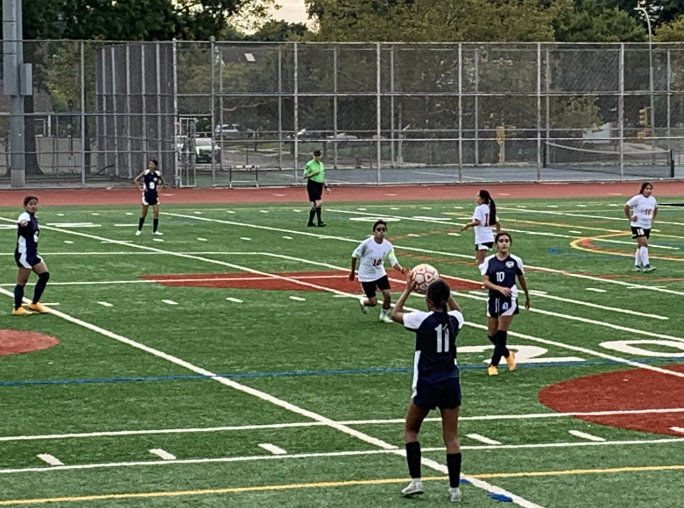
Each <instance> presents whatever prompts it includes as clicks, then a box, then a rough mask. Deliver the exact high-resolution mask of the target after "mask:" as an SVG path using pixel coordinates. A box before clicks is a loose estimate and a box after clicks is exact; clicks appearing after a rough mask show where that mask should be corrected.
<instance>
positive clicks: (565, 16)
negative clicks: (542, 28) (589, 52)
mask: <svg viewBox="0 0 684 508" xmlns="http://www.w3.org/2000/svg"><path fill="white" fill-rule="evenodd" d="M552 10H553V11H554V12H555V14H554V17H553V21H552V26H553V29H554V39H555V40H556V41H558V42H643V41H646V40H647V35H648V34H647V32H646V29H645V26H644V24H643V22H641V21H638V20H637V19H635V17H634V16H633V15H632V14H631V13H628V12H625V11H624V10H621V9H619V8H618V7H612V8H607V7H605V6H603V5H602V3H601V2H600V0H561V1H559V2H556V3H555V4H554V5H553V6H552Z"/></svg>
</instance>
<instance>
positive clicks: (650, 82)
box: [634, 6, 655, 143]
mask: <svg viewBox="0 0 684 508" xmlns="http://www.w3.org/2000/svg"><path fill="white" fill-rule="evenodd" d="M634 10H635V11H639V12H642V13H643V14H644V17H645V18H646V27H647V28H648V88H649V90H650V92H651V93H650V96H651V100H650V105H651V143H654V141H653V138H654V137H655V108H654V107H653V105H654V104H655V97H654V94H655V87H654V84H653V81H654V80H653V32H652V31H651V18H650V17H649V15H648V11H647V10H646V7H643V6H642V7H635V8H634Z"/></svg>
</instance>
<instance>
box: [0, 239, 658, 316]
mask: <svg viewBox="0 0 684 508" xmlns="http://www.w3.org/2000/svg"><path fill="white" fill-rule="evenodd" d="M248 254H249V255H252V256H256V255H261V254H262V253H260V252H251V253H248ZM41 255H42V254H41ZM163 277H164V276H163V275H161V276H160V278H159V279H134V280H98V281H82V282H51V283H50V286H100V285H105V286H107V285H119V284H159V283H164V282H214V281H239V282H242V281H264V280H272V279H273V277H246V276H238V275H236V276H233V277H193V278H187V279H165V278H163ZM295 277H296V278H297V280H321V279H323V280H325V279H333V278H335V279H346V278H347V277H348V275H302V276H299V275H296V276H295ZM15 285H16V284H9V283H8V284H0V287H14V286H15ZM644 315H645V314H644Z"/></svg>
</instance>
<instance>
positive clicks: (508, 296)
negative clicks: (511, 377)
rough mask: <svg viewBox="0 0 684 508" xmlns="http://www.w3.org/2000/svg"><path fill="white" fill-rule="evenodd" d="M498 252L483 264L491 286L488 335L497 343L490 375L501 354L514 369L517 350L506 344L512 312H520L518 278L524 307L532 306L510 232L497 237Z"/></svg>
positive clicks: (482, 270)
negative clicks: (523, 294) (511, 249)
mask: <svg viewBox="0 0 684 508" xmlns="http://www.w3.org/2000/svg"><path fill="white" fill-rule="evenodd" d="M494 242H495V244H496V249H497V252H496V254H494V255H493V256H489V257H487V258H486V259H485V260H484V263H482V264H481V265H480V273H481V274H482V285H483V286H484V287H485V288H487V289H489V298H488V299H487V335H488V337H489V340H490V341H491V342H492V344H494V354H492V359H491V361H490V362H489V366H488V367H487V373H488V374H489V375H490V376H496V375H497V374H498V373H499V371H498V369H497V367H498V365H499V362H500V361H501V357H504V358H505V359H506V363H507V364H508V370H515V367H516V365H515V354H514V353H513V352H512V351H509V350H508V348H507V347H506V342H507V341H508V328H509V327H510V326H511V321H512V320H513V316H514V315H516V314H518V312H519V309H518V288H517V287H516V285H515V278H516V277H517V278H518V281H519V282H520V287H521V288H522V290H523V291H524V292H525V309H529V308H530V293H529V291H528V290H527V281H526V280H525V268H524V267H523V262H522V259H520V258H519V257H518V256H514V255H513V254H511V253H510V252H509V249H510V247H511V244H512V243H513V240H512V239H511V235H509V234H508V233H506V232H504V231H501V232H499V233H497V234H496V237H495V238H494Z"/></svg>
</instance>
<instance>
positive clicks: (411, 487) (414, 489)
mask: <svg viewBox="0 0 684 508" xmlns="http://www.w3.org/2000/svg"><path fill="white" fill-rule="evenodd" d="M422 493H423V482H422V481H421V480H411V483H409V484H408V487H406V488H403V489H401V495H402V496H404V497H411V496H417V495H419V494H422Z"/></svg>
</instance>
